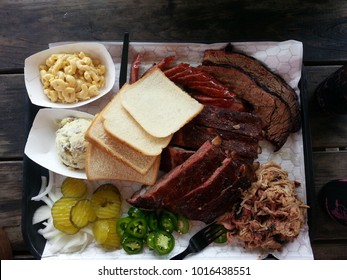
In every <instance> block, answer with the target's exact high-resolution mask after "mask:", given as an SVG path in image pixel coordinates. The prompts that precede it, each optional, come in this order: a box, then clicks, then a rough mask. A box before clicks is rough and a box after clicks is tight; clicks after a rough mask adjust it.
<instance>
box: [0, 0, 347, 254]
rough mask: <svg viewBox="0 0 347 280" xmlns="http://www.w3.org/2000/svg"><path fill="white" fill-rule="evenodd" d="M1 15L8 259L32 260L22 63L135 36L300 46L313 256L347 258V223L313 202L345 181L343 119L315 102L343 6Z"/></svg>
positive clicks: (344, 15) (45, 10)
mask: <svg viewBox="0 0 347 280" xmlns="http://www.w3.org/2000/svg"><path fill="white" fill-rule="evenodd" d="M0 18H1V23H2V24H1V25H0V94H1V98H0V112H1V114H0V125H1V129H0V178H1V186H0V188H1V192H0V228H2V229H3V232H4V233H5V236H7V238H8V239H9V241H10V245H11V249H12V254H10V255H7V257H8V256H10V257H13V258H14V259H31V258H33V256H32V255H31V253H30V251H29V250H28V246H27V244H25V242H24V240H23V235H22V229H21V218H22V216H21V213H22V190H23V151H24V145H25V141H26V136H27V135H26V133H27V124H26V119H25V117H26V109H27V107H26V104H27V103H26V90H25V85H24V78H23V67H24V60H25V58H26V57H28V56H29V55H31V54H33V53H35V52H38V51H41V50H43V49H46V48H47V46H48V44H49V43H51V42H58V41H121V40H122V37H123V34H124V32H129V33H130V40H132V41H142V42H143V41H147V42H233V41H283V40H288V39H295V40H298V41H301V42H303V47H304V67H303V72H304V77H305V86H306V92H305V93H306V94H307V100H308V125H309V137H310V139H311V148H310V151H309V155H310V157H311V159H312V170H310V172H311V173H312V181H311V183H310V185H309V186H308V188H310V190H312V199H311V205H310V206H311V211H312V221H311V222H312V224H311V242H312V248H313V252H314V257H315V259H347V227H346V226H342V225H340V224H337V223H336V222H334V221H332V220H331V219H330V218H329V217H328V216H327V214H326V213H325V212H324V211H323V210H322V208H321V207H320V205H319V203H318V201H317V194H318V193H319V191H320V189H321V188H322V186H323V185H324V184H325V183H326V182H328V181H330V180H333V179H337V178H346V177H347V140H346V139H347V125H346V124H347V116H336V115H330V114H327V113H324V112H322V111H321V110H320V109H319V108H318V107H317V105H316V103H315V100H314V97H313V92H314V90H315V88H316V87H317V85H318V84H319V83H320V82H321V81H323V80H324V79H325V78H326V77H327V76H328V75H329V74H330V73H332V72H334V71H335V70H337V69H338V68H339V67H340V66H341V65H342V64H344V63H346V61H347V37H346V36H345V28H346V24H347V2H346V1H344V0H327V1H313V0H312V1H298V0H287V1H272V0H265V1H256V0H238V1H235V0H234V1H230V0H216V1H214V2H213V3H211V1H201V0H199V1H197V0H192V1H177V0H172V1H170V0H167V1H164V0H159V1H157V0H148V1H128V0H118V1H115V0H114V1H111V0H109V1H105V0H101V1H34V0H18V1H9V0H5V1H0ZM3 232H2V233H3ZM3 236H4V234H2V235H1V239H3ZM1 249H3V247H2V248H1ZM1 257H3V256H1ZM4 258H6V256H4Z"/></svg>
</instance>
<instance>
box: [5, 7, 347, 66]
mask: <svg viewBox="0 0 347 280" xmlns="http://www.w3.org/2000/svg"><path fill="white" fill-rule="evenodd" d="M19 4H20V5H19ZM346 13H347V2H346V1H344V0H328V1H319V2H318V3H317V1H316V2H314V1H303V2H300V5H298V1H296V0H287V1H286V4H285V5H283V4H282V3H281V2H279V1H255V0H253V1H251V0H248V1H244V0H233V1H230V0H216V1H214V2H213V4H212V2H206V1H197V0H194V1H189V2H186V1H177V0H173V1H163V2H161V3H160V4H159V3H158V1H155V0H149V1H136V2H135V3H134V2H133V1H127V0H113V1H110V0H107V1H106V0H101V1H85V2H84V1H65V2H64V4H62V3H61V2H60V1H58V0H55V1H35V0H27V1H1V2H0V18H2V19H3V22H7V23H11V24H7V25H3V26H2V27H1V41H0V42H1V43H0V53H1V54H2V55H1V57H0V65H1V67H2V71H10V70H11V69H22V68H23V63H24V59H25V58H26V57H28V56H29V55H31V54H33V53H35V52H38V51H40V50H43V49H45V48H47V45H48V43H50V42H56V41H71V40H72V41H95V40H96V41H111V40H112V41H113V40H118V41H120V40H121V39H122V36H123V33H124V32H125V31H128V32H130V34H131V40H133V41H164V42H182V41H188V42H206V41H210V42H221V41H223V42H224V41H259V40H274V41H277V40H288V39H295V40H299V41H302V42H303V43H304V53H305V56H304V59H305V61H306V62H309V63H312V62H317V61H322V62H327V63H331V62H333V61H341V60H343V61H346V60H347V59H346V57H347V52H346V51H347V44H346V38H345V32H344V30H345V25H346V20H347V19H346Z"/></svg>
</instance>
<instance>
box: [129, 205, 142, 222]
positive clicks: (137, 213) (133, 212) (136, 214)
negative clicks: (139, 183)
mask: <svg viewBox="0 0 347 280" xmlns="http://www.w3.org/2000/svg"><path fill="white" fill-rule="evenodd" d="M128 216H129V217H131V218H133V219H135V218H144V217H146V212H144V211H142V210H141V209H139V208H136V207H133V206H132V207H130V208H129V210H128Z"/></svg>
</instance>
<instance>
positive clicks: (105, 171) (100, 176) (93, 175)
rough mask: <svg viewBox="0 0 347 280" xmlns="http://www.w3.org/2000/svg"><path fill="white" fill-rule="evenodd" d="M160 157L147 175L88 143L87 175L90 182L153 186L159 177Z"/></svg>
mask: <svg viewBox="0 0 347 280" xmlns="http://www.w3.org/2000/svg"><path fill="white" fill-rule="evenodd" d="M159 164H160V157H158V158H157V159H156V160H155V162H154V164H153V165H152V166H151V168H150V170H149V171H148V172H147V174H146V175H142V174H140V173H138V172H136V171H135V170H134V169H132V168H130V167H129V166H128V165H127V164H125V163H124V162H123V161H120V160H118V159H116V158H115V157H110V155H109V154H108V153H106V152H105V151H104V150H103V149H100V148H99V147H97V146H95V145H93V144H90V143H88V145H87V153H86V174H87V178H88V180H124V181H130V182H137V183H141V184H145V185H153V184H154V183H155V182H156V180H157V177H158V172H159Z"/></svg>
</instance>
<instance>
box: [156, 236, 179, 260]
mask: <svg viewBox="0 0 347 280" xmlns="http://www.w3.org/2000/svg"><path fill="white" fill-rule="evenodd" d="M174 247H175V238H174V237H173V235H172V234H171V233H169V232H167V231H164V230H159V231H157V232H156V233H155V236H154V250H155V251H156V252H157V253H158V254H160V255H166V254H168V253H170V252H171V251H172V250H173V248H174Z"/></svg>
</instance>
